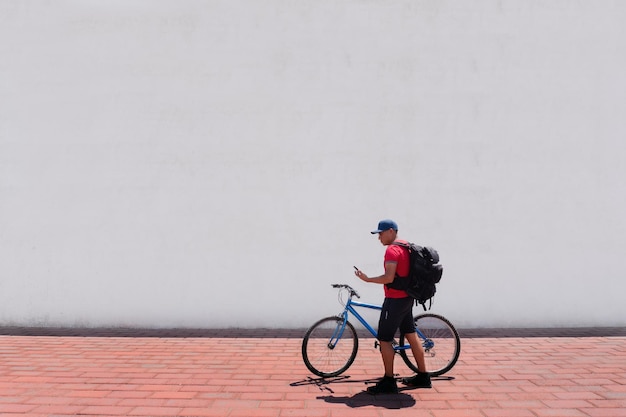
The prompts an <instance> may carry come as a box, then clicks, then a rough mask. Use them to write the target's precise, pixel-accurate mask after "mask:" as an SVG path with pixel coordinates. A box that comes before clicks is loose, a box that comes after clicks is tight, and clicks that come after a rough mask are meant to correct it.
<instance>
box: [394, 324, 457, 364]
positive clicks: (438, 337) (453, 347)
mask: <svg viewBox="0 0 626 417" xmlns="http://www.w3.org/2000/svg"><path fill="white" fill-rule="evenodd" d="M413 320H414V322H415V327H416V328H417V329H419V332H418V333H417V334H418V337H419V339H420V341H421V342H422V346H423V347H424V358H425V362H426V370H427V371H428V373H430V375H432V376H439V375H443V374H445V373H446V372H448V371H449V370H450V369H452V367H453V366H454V364H456V361H457V360H458V359H459V355H460V354H461V339H460V337H459V334H458V332H457V331H456V329H455V328H454V326H453V325H452V323H450V321H448V319H446V318H445V317H443V316H440V315H437V314H431V313H425V314H420V315H418V316H415V317H414V319H413ZM420 332H421V334H420ZM422 335H423V336H424V338H422ZM404 344H405V338H404V336H401V337H400V345H404ZM409 355H410V357H409ZM400 356H402V359H403V360H404V363H406V365H407V366H408V367H409V368H410V369H411V370H413V371H414V372H417V364H416V363H415V358H413V355H412V354H407V351H406V350H401V351H400Z"/></svg>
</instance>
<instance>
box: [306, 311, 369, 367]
mask: <svg viewBox="0 0 626 417" xmlns="http://www.w3.org/2000/svg"><path fill="white" fill-rule="evenodd" d="M341 326H343V318H341V317H337V316H332V317H326V318H323V319H321V320H319V321H318V322H316V323H315V324H313V325H312V326H311V327H310V328H309V329H308V330H307V332H306V334H305V335H304V339H303V340H302V359H303V360H304V364H305V365H306V367H307V368H308V369H309V371H311V372H313V373H314V374H315V375H317V376H321V377H323V378H328V377H333V376H337V375H340V374H342V373H343V372H345V371H346V370H347V369H348V368H349V367H350V365H352V363H353V362H354V359H355V358H356V353H357V350H358V348H359V339H358V337H357V334H356V330H355V329H354V326H353V325H352V324H351V323H350V322H349V321H348V322H346V326H345V328H344V330H343V334H342V335H341V336H340V338H339V340H337V343H336V344H335V345H334V346H332V345H331V343H330V340H331V338H332V337H333V334H335V332H336V331H337V330H338V329H340V328H341Z"/></svg>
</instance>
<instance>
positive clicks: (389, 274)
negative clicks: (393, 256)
mask: <svg viewBox="0 0 626 417" xmlns="http://www.w3.org/2000/svg"><path fill="white" fill-rule="evenodd" d="M396 266H397V264H396V262H385V274H384V275H381V276H379V277H375V278H370V277H368V276H367V275H365V274H364V273H363V271H360V270H356V271H354V275H356V276H357V277H359V278H360V279H361V280H363V281H365V282H374V283H376V284H390V283H392V282H393V279H394V277H395V276H396Z"/></svg>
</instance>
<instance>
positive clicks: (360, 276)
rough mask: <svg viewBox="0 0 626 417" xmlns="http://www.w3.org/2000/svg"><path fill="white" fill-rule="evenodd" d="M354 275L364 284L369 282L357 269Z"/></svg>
mask: <svg viewBox="0 0 626 417" xmlns="http://www.w3.org/2000/svg"><path fill="white" fill-rule="evenodd" d="M354 275H356V276H357V277H359V278H360V279H361V280H363V281H365V282H369V277H368V276H367V275H365V274H364V273H363V271H361V270H359V269H357V270H356V271H354Z"/></svg>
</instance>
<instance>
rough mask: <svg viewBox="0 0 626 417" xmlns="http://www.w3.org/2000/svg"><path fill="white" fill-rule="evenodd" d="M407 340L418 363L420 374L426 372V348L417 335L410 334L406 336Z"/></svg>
mask: <svg viewBox="0 0 626 417" xmlns="http://www.w3.org/2000/svg"><path fill="white" fill-rule="evenodd" d="M404 336H405V337H406V340H407V341H408V342H409V345H411V352H413V356H414V357H415V361H416V362H417V370H418V371H419V372H422V373H424V372H426V361H425V360H424V347H423V346H422V344H421V343H420V341H419V338H418V337H417V333H415V332H414V333H409V334H406V335H404Z"/></svg>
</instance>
